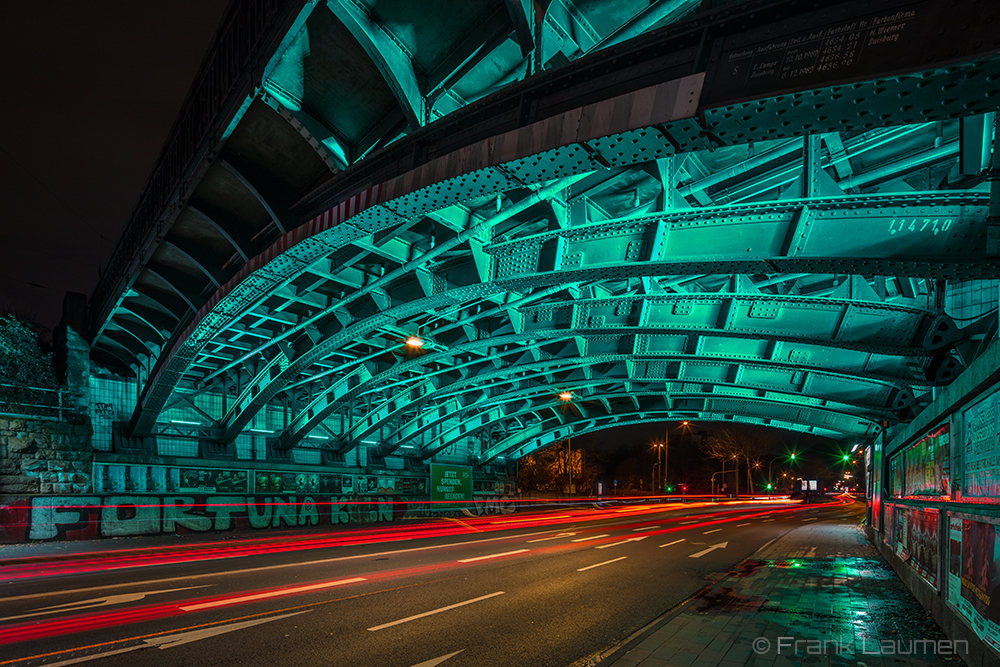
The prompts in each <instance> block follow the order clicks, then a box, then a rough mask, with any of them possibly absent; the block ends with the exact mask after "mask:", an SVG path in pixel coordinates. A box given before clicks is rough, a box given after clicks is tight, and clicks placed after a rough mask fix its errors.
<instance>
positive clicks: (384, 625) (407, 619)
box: [368, 591, 503, 632]
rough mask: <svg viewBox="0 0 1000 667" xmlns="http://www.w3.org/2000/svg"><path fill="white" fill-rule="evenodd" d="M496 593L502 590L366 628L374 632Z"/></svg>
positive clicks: (500, 593) (486, 597)
mask: <svg viewBox="0 0 1000 667" xmlns="http://www.w3.org/2000/svg"><path fill="white" fill-rule="evenodd" d="M498 595H503V591H497V592H496V593H490V594H489V595H483V596H481V597H478V598H472V599H471V600H466V601H465V602H456V603H455V604H450V605H448V606H447V607H441V608H440V609H434V610H433V611H425V612H424V613H422V614H417V615H415V616H407V617H406V618H401V619H399V620H398V621H392V622H391V623H383V624H382V625H376V626H375V627H374V628H368V631H369V632H375V631H377V630H383V629H385V628H391V627H392V626H394V625H400V624H401V623H409V622H410V621H415V620H417V619H418V618H424V617H425V616H433V615H434V614H440V613H441V612H442V611H448V610H449V609H457V608H458V607H464V606H465V605H467V604H472V603H473V602H479V601H480V600H487V599H489V598H492V597H496V596H498Z"/></svg>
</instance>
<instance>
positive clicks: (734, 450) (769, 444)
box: [703, 423, 777, 493]
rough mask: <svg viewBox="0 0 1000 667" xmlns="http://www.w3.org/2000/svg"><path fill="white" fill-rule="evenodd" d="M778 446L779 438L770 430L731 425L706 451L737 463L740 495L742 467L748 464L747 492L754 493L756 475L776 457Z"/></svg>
mask: <svg viewBox="0 0 1000 667" xmlns="http://www.w3.org/2000/svg"><path fill="white" fill-rule="evenodd" d="M776 444H777V436H776V434H775V433H774V432H772V431H771V430H770V429H767V428H763V427H759V426H754V425H752V424H741V423H734V424H729V425H727V426H726V427H725V428H723V429H722V430H721V431H718V432H717V433H716V434H715V437H714V438H711V439H709V440H708V441H707V442H706V443H705V445H704V447H703V450H704V451H705V453H706V454H708V455H709V456H711V457H712V458H716V459H719V460H722V461H733V460H735V462H736V466H737V473H736V493H739V492H740V485H739V463H740V462H741V461H742V462H743V463H745V464H746V469H747V489H748V490H749V492H750V493H753V476H752V475H753V471H754V470H755V469H757V468H760V467H761V466H762V465H763V461H764V458H765V457H766V456H767V455H768V454H770V453H772V452H773V451H774V449H775V445H776Z"/></svg>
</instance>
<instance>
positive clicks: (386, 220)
mask: <svg viewBox="0 0 1000 667" xmlns="http://www.w3.org/2000/svg"><path fill="white" fill-rule="evenodd" d="M237 4H240V3H237ZM615 4H616V3H614V2H611V1H610V0H609V1H608V2H603V3H602V2H590V3H587V2H581V1H579V0H578V1H577V2H576V3H575V4H574V3H573V2H570V1H569V0H562V1H554V2H551V3H541V5H537V3H536V6H539V7H541V8H542V9H541V10H538V11H536V12H535V13H531V12H528V13H526V12H525V10H524V7H523V6H522V4H521V3H520V2H517V0H509V1H508V2H490V1H487V0H482V1H479V2H472V1H470V2H467V3H463V4H462V5H461V7H458V6H457V5H456V9H455V12H454V15H450V16H447V17H427V16H418V15H415V14H414V11H413V10H412V9H407V8H408V7H411V6H412V5H411V4H410V3H408V2H403V1H402V0H400V1H399V2H386V3H383V2H379V3H378V4H377V6H376V5H369V4H366V3H365V2H362V1H361V0H329V1H328V2H311V3H304V4H303V3H301V2H299V3H280V2H270V3H268V2H258V3H248V4H247V5H246V7H251V8H252V9H246V7H244V8H243V9H240V8H234V9H231V10H230V14H229V15H227V19H226V22H225V23H224V24H223V27H222V28H221V29H220V33H219V37H218V38H217V40H219V41H218V42H217V46H218V45H219V44H222V45H223V46H224V45H225V40H226V39H227V37H226V35H228V34H229V33H227V30H230V31H236V32H237V33H238V32H239V31H240V30H244V32H245V26H246V25H247V23H246V22H247V21H249V18H247V17H243V18H240V12H241V11H248V12H253V11H258V12H260V13H261V16H259V17H257V18H258V21H257V23H256V24H255V25H259V26H262V27H260V28H259V30H260V31H261V34H260V35H258V36H257V38H256V42H255V44H256V46H254V48H252V49H249V50H248V55H246V56H245V59H244V60H245V63H244V66H243V69H240V67H235V66H231V67H229V68H228V70H226V71H230V74H228V76H230V77H231V79H232V81H230V82H229V84H230V85H228V87H227V85H223V84H226V81H227V79H225V76H227V75H226V74H225V73H222V74H220V73H219V72H217V71H216V69H225V68H223V67H222V65H221V64H220V60H219V58H221V56H219V57H216V59H215V60H214V61H213V60H212V57H213V53H214V52H210V54H209V55H210V58H209V60H208V61H206V63H207V64H206V65H205V66H204V67H203V69H202V73H201V74H200V75H199V80H198V81H196V82H195V88H194V89H193V91H194V92H193V94H192V98H191V100H189V103H188V107H186V109H189V108H193V107H192V105H194V104H195V103H196V102H197V100H198V98H197V95H196V94H195V93H197V91H198V90H199V89H200V88H199V86H201V85H202V84H201V82H202V81H205V80H207V81H209V83H212V82H213V81H215V82H216V84H217V85H216V88H213V89H212V90H216V91H217V94H218V96H219V99H218V103H217V104H216V107H215V109H214V111H212V113H206V114H203V115H204V116H205V118H206V119H207V120H204V121H203V124H204V128H203V131H201V133H200V134H199V133H198V132H194V131H192V132H190V133H188V134H190V135H191V136H194V137H195V138H196V140H195V141H193V142H192V143H191V146H192V148H191V149H190V150H189V153H190V156H189V157H187V158H184V159H182V160H180V163H182V165H183V168H178V169H174V170H173V171H171V170H168V169H166V168H164V169H163V170H162V173H159V175H157V174H154V178H153V180H152V181H151V185H150V187H149V188H147V192H146V193H145V195H144V199H143V201H142V202H140V205H139V206H138V207H137V209H136V213H135V214H134V216H133V219H132V221H131V222H130V229H129V230H127V231H126V235H125V236H124V237H123V240H122V241H121V242H120V244H119V248H118V250H117V251H116V255H115V257H114V258H112V262H111V267H112V268H114V267H118V268H117V269H116V270H112V271H109V272H108V273H107V274H106V275H105V280H104V281H103V282H102V284H101V286H99V288H98V291H97V293H96V294H95V296H94V299H93V300H92V311H93V320H94V321H93V329H94V341H93V356H94V359H95V360H96V361H97V362H98V363H100V364H102V365H104V366H105V367H106V368H108V369H110V370H112V371H114V372H117V373H121V374H127V375H130V376H133V377H135V378H137V380H138V382H139V387H140V396H139V400H138V401H137V405H136V408H135V411H134V414H133V416H132V419H131V422H130V423H129V424H128V425H127V427H126V430H127V432H128V434H129V436H130V437H134V438H143V437H148V436H153V435H157V434H171V433H172V434H174V435H178V434H180V431H178V427H177V426H171V425H170V424H169V422H168V420H167V419H165V417H164V415H167V414H169V413H170V411H171V410H175V409H179V408H185V409H192V406H194V405H195V400H194V399H195V397H197V396H198V395H200V394H205V393H214V394H217V395H219V396H221V401H219V402H218V406H217V408H216V409H214V410H206V409H204V408H198V412H199V413H200V421H201V422H202V424H201V426H198V427H197V428H188V429H187V431H188V435H190V436H191V437H197V438H199V439H200V440H203V441H205V442H208V443H212V445H213V446H215V447H217V448H222V449H224V448H225V447H226V446H227V444H228V443H232V442H233V441H234V440H235V439H236V437H237V436H239V434H240V433H243V432H245V431H247V430H248V429H249V428H251V427H252V426H253V424H254V420H255V418H256V417H257V416H258V415H259V414H260V413H261V411H262V410H264V409H265V407H267V406H274V405H280V406H281V409H282V410H283V411H284V415H285V417H284V420H283V429H282V430H280V431H278V432H275V433H274V434H273V437H271V438H270V439H269V443H268V446H269V450H270V451H272V452H275V453H280V452H288V451H290V450H292V449H293V448H300V447H308V448H320V449H322V450H324V452H326V453H327V455H328V460H330V461H336V460H337V457H339V456H342V455H343V454H345V453H346V452H348V451H350V450H352V449H353V448H355V447H358V446H359V443H362V442H373V443H377V448H375V449H374V451H373V453H374V455H375V456H376V457H384V456H407V457H411V458H416V459H420V460H424V461H427V460H430V459H431V458H432V457H434V456H435V455H436V454H438V453H439V452H442V451H444V450H447V449H448V448H449V447H454V446H456V445H459V446H464V443H466V442H476V443H479V445H478V447H477V448H476V452H477V453H476V459H477V460H478V461H479V462H481V463H490V462H493V461H496V460H498V459H501V458H504V459H511V458H520V457H522V456H525V455H527V454H530V453H531V452H532V451H534V450H536V449H538V448H540V447H544V446H546V445H548V444H550V443H552V442H555V441H557V440H560V439H563V438H566V437H569V436H575V435H579V434H583V433H587V432H591V431H597V430H602V429H608V428H614V427H617V426H622V425H626V424H631V423H638V422H648V421H664V420H676V419H691V420H699V421H733V420H735V421H746V422H751V423H759V424H766V425H771V426H775V427H780V428H785V429H792V430H800V431H806V432H810V433H815V434H819V435H826V436H830V437H836V438H845V439H846V438H852V439H859V440H868V439H871V438H873V437H874V436H875V435H876V433H877V432H879V431H880V430H883V429H885V428H888V427H891V426H892V425H894V424H899V423H905V422H907V421H909V420H911V419H912V418H913V417H914V416H915V415H916V414H917V413H918V412H919V411H920V410H921V409H922V407H923V406H925V405H926V404H927V403H928V402H929V401H930V399H931V393H932V388H933V387H937V386H944V385H947V384H948V383H950V382H951V381H952V380H953V379H954V378H955V377H956V376H957V375H958V374H959V373H960V372H961V371H962V369H963V368H965V367H966V366H967V365H968V364H969V363H971V361H972V360H973V359H974V358H975V357H976V355H977V354H978V353H979V352H980V351H981V350H982V349H983V348H984V346H985V344H986V343H988V342H989V340H990V339H991V338H992V337H993V336H995V334H996V315H995V313H994V314H993V315H992V316H989V315H986V316H984V317H982V318H979V319H975V320H973V321H968V322H960V323H956V321H955V320H954V319H953V318H951V317H949V316H948V315H947V314H946V313H945V307H944V306H945V300H946V297H947V295H948V293H949V290H951V289H954V288H955V286H957V285H962V284H964V283H966V282H968V281H973V280H985V281H992V280H995V279H997V278H998V277H1000V263H998V261H997V256H998V251H1000V244H998V240H1000V235H998V233H997V229H998V227H997V226H996V222H995V217H994V216H995V212H996V204H997V198H996V196H995V195H994V193H993V192H992V188H993V186H992V181H991V180H989V178H988V177H990V176H991V174H992V173H995V172H992V171H990V169H991V167H992V165H991V163H990V159H991V157H990V149H991V146H992V141H993V125H992V123H993V121H992V116H991V115H989V114H991V113H992V112H994V111H995V110H996V108H997V100H998V99H1000V86H998V85H997V83H996V82H997V79H998V77H1000V57H998V55H1000V43H998V39H1000V36H998V35H996V34H990V33H989V32H988V31H987V30H986V28H985V27H984V26H986V25H988V24H989V23H990V20H988V19H991V17H994V15H995V14H996V11H995V10H994V9H992V8H988V7H984V6H980V5H984V4H986V3H978V4H977V3H963V4H962V5H960V6H958V7H952V6H951V5H950V4H949V3H946V2H939V1H933V0H928V1H924V2H895V3H885V8H884V9H880V10H879V11H874V12H873V11H872V10H871V5H870V3H861V2H842V3H832V4H831V3H826V5H827V6H825V7H824V8H821V9H812V8H810V7H803V6H801V5H800V4H799V3H792V2H774V1H771V2H755V3H743V4H733V5H728V6H723V7H722V8H721V9H718V10H715V11H706V10H703V9H702V8H700V7H699V5H698V3H697V2H687V3H685V2H676V1H675V2H656V3H653V4H652V5H650V8H648V9H644V10H643V11H641V12H637V13H636V14H634V15H629V16H624V15H621V12H617V13H616V12H615V11H613V10H614V6H615ZM234 12H235V13H234ZM264 18H267V20H266V21H265V20H264ZM241 21H242V22H241ZM241 26H242V27H241ZM866 26H867V27H866ZM931 36H933V39H931V38H930V37H931ZM232 39H236V38H235V37H233V38H232ZM213 48H215V47H213ZM218 48H219V49H221V48H222V46H218ZM236 51H238V50H236ZM213 62H214V63H215V66H216V69H213V65H212V63H213ZM237 64H238V63H237ZM262 65H263V66H262ZM261 72H262V73H261ZM213 77H215V78H213ZM205 85H206V86H208V85H209V84H205ZM218 91H222V92H218ZM192 100H194V101H192ZM202 104H204V102H202ZM209 106H210V105H209ZM193 113H194V112H192V114H193ZM185 118H188V117H186V116H184V114H182V118H181V119H179V121H178V126H177V127H175V133H174V136H172V139H171V142H173V143H171V144H168V146H167V148H165V149H164V156H166V157H169V155H170V150H171V146H177V145H180V144H179V143H178V142H181V140H182V138H183V137H184V136H187V135H184V133H183V132H182V130H183V129H184V127H185V125H184V123H185V122H188V121H190V123H195V122H196V120H197V119H195V120H191V118H194V116H193V115H192V116H190V118H188V121H185ZM198 122H202V121H198ZM178 128H180V129H178ZM177 150H178V151H180V153H179V154H181V155H182V157H183V155H186V154H183V151H181V149H177ZM163 159H165V158H161V162H162V160H163ZM164 164H165V163H164ZM171 178H173V180H172V181H171V180H170V179H171ZM157 179H159V180H157ZM960 325H961V326H960ZM411 337H417V338H419V339H420V341H421V342H422V347H419V348H417V347H413V346H411V345H408V344H407V340H408V339H409V338H411ZM560 395H562V397H560ZM324 460H327V459H324Z"/></svg>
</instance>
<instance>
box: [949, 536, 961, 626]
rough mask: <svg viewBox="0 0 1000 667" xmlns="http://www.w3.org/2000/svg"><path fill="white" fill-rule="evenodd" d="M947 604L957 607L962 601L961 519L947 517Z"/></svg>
mask: <svg viewBox="0 0 1000 667" xmlns="http://www.w3.org/2000/svg"><path fill="white" fill-rule="evenodd" d="M948 545H949V548H950V553H949V556H948V602H950V603H951V604H952V605H954V606H955V607H958V606H959V604H960V601H961V599H962V519H960V518H958V517H956V516H949V517H948Z"/></svg>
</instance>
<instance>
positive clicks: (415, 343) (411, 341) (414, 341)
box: [406, 336, 424, 347]
mask: <svg viewBox="0 0 1000 667" xmlns="http://www.w3.org/2000/svg"><path fill="white" fill-rule="evenodd" d="M406 344H407V345H409V346H410V347H423V346H424V339H423V338H420V337H418V336H410V337H409V338H407V339H406Z"/></svg>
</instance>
